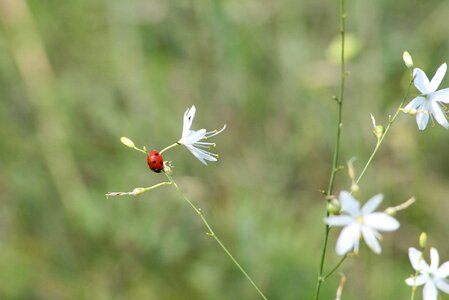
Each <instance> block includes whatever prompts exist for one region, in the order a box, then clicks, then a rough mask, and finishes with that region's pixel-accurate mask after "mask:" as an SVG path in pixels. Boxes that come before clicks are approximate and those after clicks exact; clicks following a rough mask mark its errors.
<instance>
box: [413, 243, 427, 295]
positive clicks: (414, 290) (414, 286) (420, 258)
mask: <svg viewBox="0 0 449 300" xmlns="http://www.w3.org/2000/svg"><path fill="white" fill-rule="evenodd" d="M422 250H423V251H424V248H423V249H422ZM423 259H424V257H423V254H422V253H421V256H420V257H419V260H418V265H420V263H421V260H423ZM418 274H419V271H418V270H416V272H415V278H414V283H413V286H412V294H411V295H410V300H414V299H415V293H416V287H417V286H416V277H418Z"/></svg>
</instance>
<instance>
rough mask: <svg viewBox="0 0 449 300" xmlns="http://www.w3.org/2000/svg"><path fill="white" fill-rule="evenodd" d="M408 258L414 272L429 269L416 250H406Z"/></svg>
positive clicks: (420, 253) (419, 252)
mask: <svg viewBox="0 0 449 300" xmlns="http://www.w3.org/2000/svg"><path fill="white" fill-rule="evenodd" d="M408 258H409V259H410V263H411V264H412V267H413V269H415V270H416V271H422V270H428V269H429V266H428V265H427V263H426V262H425V261H424V258H423V255H422V252H421V251H419V250H417V249H416V248H413V247H411V248H408ZM423 267H424V268H423Z"/></svg>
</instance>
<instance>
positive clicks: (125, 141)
mask: <svg viewBox="0 0 449 300" xmlns="http://www.w3.org/2000/svg"><path fill="white" fill-rule="evenodd" d="M120 142H122V143H123V144H124V145H125V146H127V147H129V148H134V147H135V145H134V142H133V141H131V140H130V139H129V138H127V137H124V136H122V137H121V138H120Z"/></svg>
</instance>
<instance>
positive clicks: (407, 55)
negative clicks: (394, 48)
mask: <svg viewBox="0 0 449 300" xmlns="http://www.w3.org/2000/svg"><path fill="white" fill-rule="evenodd" d="M402 59H403V60H404V63H405V66H406V67H407V68H411V67H413V59H412V56H411V55H410V53H408V52H407V51H404V54H402Z"/></svg>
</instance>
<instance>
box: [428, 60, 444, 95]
mask: <svg viewBox="0 0 449 300" xmlns="http://www.w3.org/2000/svg"><path fill="white" fill-rule="evenodd" d="M446 70H447V65H446V63H444V64H442V65H441V66H440V67H439V68H438V70H437V71H436V72H435V75H434V76H433V78H432V80H431V81H430V91H431V92H435V91H436V90H437V88H438V87H439V86H440V83H441V81H442V80H443V78H444V75H446Z"/></svg>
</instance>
